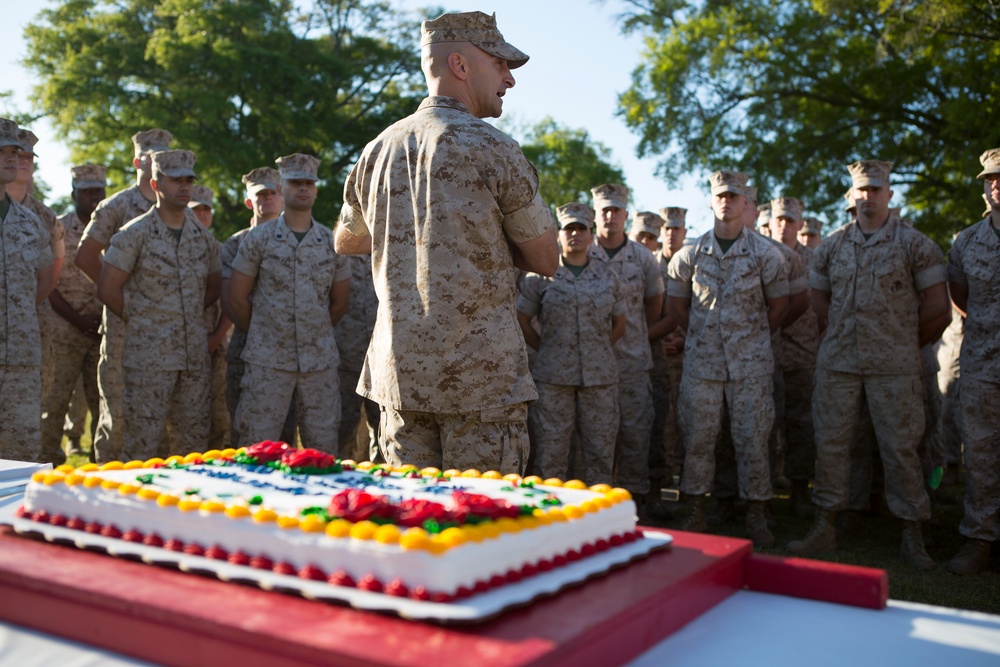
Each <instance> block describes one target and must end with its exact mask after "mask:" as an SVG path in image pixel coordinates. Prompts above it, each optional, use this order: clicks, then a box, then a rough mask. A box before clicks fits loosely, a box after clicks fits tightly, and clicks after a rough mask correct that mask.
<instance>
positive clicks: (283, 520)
mask: <svg viewBox="0 0 1000 667" xmlns="http://www.w3.org/2000/svg"><path fill="white" fill-rule="evenodd" d="M278 527H279V528H298V527H299V519H298V517H294V516H287V515H282V516H279V517H278Z"/></svg>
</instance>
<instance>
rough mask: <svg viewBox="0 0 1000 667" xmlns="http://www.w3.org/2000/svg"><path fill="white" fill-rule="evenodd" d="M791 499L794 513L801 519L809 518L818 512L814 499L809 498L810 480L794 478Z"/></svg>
mask: <svg viewBox="0 0 1000 667" xmlns="http://www.w3.org/2000/svg"><path fill="white" fill-rule="evenodd" d="M789 500H790V501H791V504H792V513H793V514H795V516H797V517H799V518H800V519H808V518H810V517H812V516H813V515H814V514H815V513H816V512H815V508H813V504H812V499H810V498H809V481H808V480H801V479H793V480H792V493H791V495H790V497H789Z"/></svg>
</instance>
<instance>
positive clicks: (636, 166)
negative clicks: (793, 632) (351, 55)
mask: <svg viewBox="0 0 1000 667" xmlns="http://www.w3.org/2000/svg"><path fill="white" fill-rule="evenodd" d="M390 1H391V4H393V5H394V6H396V7H397V8H399V9H400V10H402V11H416V10H419V9H420V8H422V7H425V6H427V5H433V4H438V5H441V6H443V7H445V8H446V10H448V11H473V10H479V11H483V12H487V13H492V12H496V15H497V25H498V27H499V28H500V31H501V32H502V33H503V35H504V37H505V38H506V40H507V41H508V42H510V43H511V44H513V45H514V46H516V47H517V48H519V49H521V50H522V51H524V52H525V53H527V54H528V55H529V56H530V57H531V60H530V61H529V62H528V63H527V64H526V65H525V66H524V67H521V68H518V69H517V70H514V72H513V74H514V77H515V79H516V84H515V86H514V88H513V89H512V90H510V91H509V92H508V93H507V95H506V96H505V97H504V116H503V118H504V119H506V121H505V122H510V121H513V122H514V123H515V124H516V125H517V126H529V125H534V124H535V123H536V122H538V121H540V120H542V119H543V118H545V117H546V116H551V117H552V118H553V119H554V120H555V121H556V122H557V123H559V124H560V125H562V126H566V127H570V128H574V129H576V128H582V129H585V130H587V132H589V133H590V136H591V138H593V139H594V140H596V141H600V142H601V143H603V144H604V145H605V146H607V147H608V148H610V149H611V152H612V161H613V162H615V163H617V164H618V165H619V166H620V167H622V171H623V172H624V173H625V178H626V181H627V183H628V185H629V187H631V189H632V202H633V205H634V207H635V208H634V210H636V211H643V210H652V211H656V210H658V209H660V208H664V207H667V206H682V207H685V208H687V209H688V214H687V220H688V228H689V235H690V234H694V233H699V232H704V231H707V230H708V229H709V228H710V227H711V225H712V214H711V211H710V209H709V206H708V191H707V180H708V179H707V177H708V175H707V174H694V175H691V176H689V177H687V178H685V179H682V181H681V185H680V189H670V188H668V187H667V185H666V183H665V182H664V181H663V179H661V178H658V177H657V176H656V174H655V171H656V159H655V156H654V157H651V158H644V159H639V158H638V157H636V154H635V148H636V146H637V144H638V136H637V135H636V134H633V133H632V132H631V131H630V130H629V129H628V128H627V127H626V126H625V123H624V121H623V120H622V119H621V118H619V117H618V116H617V115H616V112H617V108H618V106H617V105H618V96H619V95H620V94H621V93H623V92H624V91H625V90H626V89H627V88H628V86H629V83H630V81H631V78H630V77H631V74H632V71H633V70H634V69H635V67H636V65H637V64H638V63H639V62H640V60H641V57H642V52H643V49H644V44H643V38H642V36H641V35H631V36H628V37H626V36H624V35H623V34H622V32H621V21H620V20H619V19H618V18H617V16H618V15H619V14H621V13H622V12H623V11H625V10H626V8H627V4H626V3H625V2H623V0H503V2H499V1H497V0H493V1H492V2H491V1H489V0H480V1H479V2H475V1H471V0H437V2H433V1H432V0H390ZM51 2H52V0H40V1H33V2H19V3H13V2H9V3H5V5H6V6H5V8H4V19H5V20H4V21H2V22H0V44H4V45H5V46H6V47H7V48H5V49H4V50H3V51H4V55H3V56H0V67H3V70H2V71H3V73H4V74H3V77H2V79H0V90H12V91H13V93H14V98H13V107H14V108H15V109H17V110H18V111H30V102H29V98H30V94H31V90H32V88H33V87H34V86H35V85H37V83H38V82H37V81H36V80H35V79H34V78H33V75H32V74H31V73H30V72H28V71H27V70H26V69H25V68H24V67H22V65H21V60H22V59H23V58H24V56H25V43H24V38H23V29H24V26H25V25H27V24H28V23H30V22H31V21H32V20H33V19H34V18H35V16H36V15H37V14H38V12H39V11H40V10H41V9H42V8H43V7H46V6H49V5H50V4H51ZM418 38H419V37H418V36H417V35H414V41H416V40H417V39H418ZM29 129H31V130H32V131H33V132H34V133H35V134H36V135H38V137H39V143H38V146H36V152H37V153H38V155H39V157H38V158H36V164H37V169H38V174H39V176H40V177H41V178H42V179H43V180H44V181H45V182H46V183H47V184H48V185H49V187H50V188H51V192H50V195H49V197H48V199H49V200H50V201H54V200H55V199H57V198H59V197H62V196H65V195H68V194H69V192H70V187H71V186H70V174H69V169H70V167H71V166H72V165H71V164H70V163H69V151H68V149H67V147H66V146H63V145H60V144H59V143H58V142H57V141H56V140H55V132H54V131H53V130H52V128H51V126H50V125H49V124H48V123H47V121H46V120H45V119H44V118H42V119H39V120H37V121H36V122H34V123H33V124H32V126H31V127H30V128H29ZM139 129H145V128H136V130H137V131H138V130H139ZM199 159H201V160H207V159H211V158H210V157H208V156H199ZM234 178H235V179H238V178H239V174H234ZM595 185H597V184H596V183H595ZM557 203H562V202H557ZM633 212H634V211H633Z"/></svg>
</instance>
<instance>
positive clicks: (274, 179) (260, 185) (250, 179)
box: [243, 167, 281, 197]
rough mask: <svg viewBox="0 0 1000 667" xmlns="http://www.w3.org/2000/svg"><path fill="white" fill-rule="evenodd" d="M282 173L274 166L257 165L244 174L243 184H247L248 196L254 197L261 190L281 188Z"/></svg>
mask: <svg viewBox="0 0 1000 667" xmlns="http://www.w3.org/2000/svg"><path fill="white" fill-rule="evenodd" d="M280 183H281V174H279V173H278V170H277V169H274V168H273V167H257V168H256V169H254V170H252V171H251V172H250V173H249V174H245V175H244V176H243V184H244V185H246V186H247V196H248V197H253V196H254V195H255V194H257V193H258V192H260V191H261V190H274V191H275V192H277V191H278V190H279V184H280Z"/></svg>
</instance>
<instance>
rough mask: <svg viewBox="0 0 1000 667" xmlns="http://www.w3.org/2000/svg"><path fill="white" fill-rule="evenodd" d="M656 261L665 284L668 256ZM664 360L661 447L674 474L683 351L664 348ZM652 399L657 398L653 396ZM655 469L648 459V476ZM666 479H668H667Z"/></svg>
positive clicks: (678, 332)
mask: <svg viewBox="0 0 1000 667" xmlns="http://www.w3.org/2000/svg"><path fill="white" fill-rule="evenodd" d="M656 261H657V263H658V264H659V266H660V277H661V278H662V280H663V284H664V285H666V284H667V283H668V281H669V276H668V275H667V267H668V266H669V265H670V258H669V257H666V256H664V254H663V251H662V250H661V251H660V252H659V253H657V254H656ZM670 335H672V336H678V337H681V338H683V337H684V336H685V333H684V330H683V329H681V328H680V327H677V329H675V330H674V331H673V333H672V334H670ZM658 344H659V346H660V347H661V348H663V341H662V340H661V341H658ZM663 356H664V362H663V365H664V367H665V368H666V372H667V387H666V396H667V400H668V401H669V402H670V406H669V408H668V409H667V411H666V413H667V414H666V418H665V419H664V420H663V449H664V453H663V454H664V458H665V463H666V469H665V472H668V473H671V474H675V473H679V472H680V470H681V467H682V465H683V462H684V447H683V445H682V443H681V436H680V428H679V421H678V419H677V397H678V396H680V391H681V375H682V373H683V372H684V351H683V350H681V351H680V352H677V353H667V352H666V350H665V349H664V353H663ZM657 363H658V362H657V359H656V353H655V350H654V355H653V367H654V372H656V371H655V368H656V365H657ZM653 400H654V401H655V400H657V399H656V397H655V389H654V397H653ZM655 472H656V470H654V466H653V460H650V470H649V476H650V478H655V477H656V475H655ZM666 481H668V482H669V481H670V480H669V479H668V480H666Z"/></svg>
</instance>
